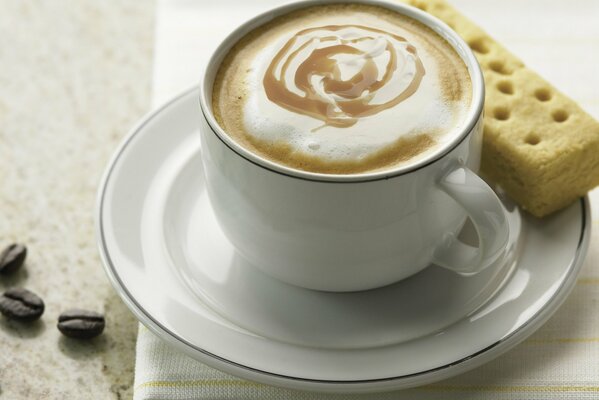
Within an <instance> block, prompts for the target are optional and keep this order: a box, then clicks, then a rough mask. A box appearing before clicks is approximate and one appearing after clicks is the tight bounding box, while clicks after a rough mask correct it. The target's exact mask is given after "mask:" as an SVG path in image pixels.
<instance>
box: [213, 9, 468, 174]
mask: <svg viewBox="0 0 599 400" xmlns="http://www.w3.org/2000/svg"><path fill="white" fill-rule="evenodd" d="M471 98H472V85H471V81H470V75H469V73H468V70H467V67H466V65H465V64H464V62H463V61H462V59H461V58H460V56H459V55H458V54H457V53H456V52H455V50H453V48H452V47H451V46H450V45H449V44H448V43H447V42H446V41H445V40H444V39H443V38H441V37H440V36H439V35H437V34H436V33H435V32H433V31H432V30H431V29H430V28H428V27H426V26H425V25H424V24H422V23H420V22H418V21H415V20H414V19H411V18H409V17H407V16H404V15H402V14H399V13H397V12H395V11H392V10H388V9H386V8H383V7H379V6H371V5H364V4H330V5H321V6H313V7H309V8H304V9H301V10H297V11H293V12H290V13H288V14H285V15H283V16H281V17H278V18H275V19H274V20H272V21H270V22H268V23H267V24H265V25H262V26H260V27H258V28H257V29H255V30H253V31H251V32H250V33H248V34H246V35H245V36H244V37H243V38H242V39H241V40H239V41H238V42H237V43H236V44H235V45H234V46H233V47H232V48H231V50H230V51H229V53H228V54H227V55H226V56H225V58H224V60H223V61H222V63H221V66H220V67H219V70H218V73H217V75H216V79H215V81H214V86H213V92H212V109H213V113H214V116H215V118H216V120H217V121H218V123H219V124H220V125H221V127H222V128H223V130H224V131H225V132H226V133H227V134H228V135H229V136H230V137H231V138H233V139H234V140H235V141H236V142H238V143H239V144H241V145H242V146H243V147H246V148H247V149H248V150H249V151H251V152H253V153H255V154H257V155H259V156H261V157H263V158H266V159H268V160H271V161H274V162H276V163H278V164H282V165H285V166H288V167H292V168H296V169H301V170H306V171H310V172H317V173H327V174H354V173H363V172H370V171H378V170H385V169H390V168H393V167H396V166H398V165H401V164H405V163H410V162H414V161H416V160H418V159H421V158H425V157H426V156H427V154H430V152H431V151H433V150H434V149H435V148H436V147H437V146H439V145H441V144H442V143H444V142H446V141H447V140H449V139H450V138H451V137H453V136H454V135H455V134H457V133H458V132H459V131H461V129H462V128H463V125H464V124H465V122H466V121H465V120H466V114H467V112H468V109H469V107H470V102H471Z"/></svg>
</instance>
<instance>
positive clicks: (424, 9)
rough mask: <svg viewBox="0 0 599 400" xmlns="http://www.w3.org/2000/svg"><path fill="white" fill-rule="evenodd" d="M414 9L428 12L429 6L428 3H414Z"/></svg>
mask: <svg viewBox="0 0 599 400" xmlns="http://www.w3.org/2000/svg"><path fill="white" fill-rule="evenodd" d="M414 7H416V8H419V9H421V10H422V11H426V10H427V8H428V7H427V5H426V3H420V2H418V3H414Z"/></svg>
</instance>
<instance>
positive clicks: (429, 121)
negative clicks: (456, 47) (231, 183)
mask: <svg viewBox="0 0 599 400" xmlns="http://www.w3.org/2000/svg"><path fill="white" fill-rule="evenodd" d="M335 22H336V23H339V20H338V19H335ZM342 22H345V21H342ZM369 22H370V24H369V26H372V25H373V22H377V21H376V19H374V18H372V19H371V20H370V21H369ZM378 25H379V26H377V24H376V23H375V24H374V28H379V29H385V28H388V26H387V25H385V24H383V23H380V22H379V24H378ZM380 25H383V26H380ZM394 31H395V32H397V31H398V28H397V27H395V30H394ZM295 33H296V32H294V31H291V32H289V33H288V34H287V35H285V36H282V37H281V38H280V40H277V41H276V42H274V43H272V44H271V45H269V46H266V47H265V48H264V49H263V50H262V51H260V52H258V53H257V54H256V55H255V57H254V59H253V60H252V62H251V64H250V65H251V68H250V69H249V72H248V75H247V77H246V84H247V92H246V93H248V99H247V102H246V104H245V106H244V108H243V121H244V124H245V128H246V130H247V133H248V134H250V135H252V136H253V137H254V138H256V139H258V140H260V141H266V142H278V143H285V144H288V145H289V146H291V147H292V148H293V149H294V150H296V151H300V152H302V153H305V154H308V155H312V156H317V157H320V158H323V159H330V160H361V159H363V158H364V157H366V156H368V155H371V154H373V153H375V152H376V151H378V150H380V149H382V148H384V147H386V146H387V145H390V144H391V143H393V142H395V141H397V140H398V139H400V138H406V137H410V136H414V135H421V134H427V135H430V136H432V137H433V139H434V141H435V142H436V143H437V144H440V143H443V142H444V141H446V140H447V139H449V137H450V136H451V135H449V134H448V132H447V131H448V127H449V128H450V129H451V127H453V128H454V129H459V128H460V125H461V122H462V120H463V118H462V116H463V115H464V113H465V112H466V108H467V106H468V104H463V103H461V102H451V101H449V100H447V99H445V97H446V96H444V94H443V87H442V84H443V82H442V81H441V75H440V74H439V68H442V66H441V65H439V61H438V59H437V58H435V57H434V56H433V55H431V54H429V53H428V51H427V48H426V46H422V45H420V43H419V40H418V38H414V37H411V35H410V34H409V33H408V32H401V30H399V33H400V34H401V35H402V36H405V37H406V38H407V39H408V40H409V41H410V44H411V45H413V46H414V47H415V48H416V49H417V55H418V57H419V58H420V60H421V62H422V65H423V66H424V69H425V74H424V76H423V77H422V79H421V81H420V84H419V86H418V89H417V90H416V91H415V93H413V94H412V95H411V96H409V97H408V98H407V99H405V100H403V101H401V102H400V103H399V104H396V105H394V106H393V107H391V108H388V109H386V110H383V111H381V112H378V113H376V114H374V115H369V116H365V117H361V118H358V119H357V122H355V124H353V125H351V126H347V127H336V126H329V125H326V124H324V123H323V121H321V120H319V119H316V118H313V117H311V116H307V115H304V114H302V113H298V112H293V111H290V110H288V109H286V108H283V107H281V106H280V105H277V104H275V103H274V102H273V101H271V100H270V99H269V98H268V97H267V94H266V92H265V88H264V85H263V79H264V76H265V73H266V71H267V69H268V67H269V65H270V64H271V62H272V60H273V58H274V57H275V55H276V54H277V52H279V51H280V49H281V48H282V47H283V46H284V44H285V43H287V42H288V41H289V40H290V39H291V38H292V37H293V35H294V34H295ZM342 33H343V34H345V37H351V36H352V34H353V35H358V34H359V32H352V31H349V30H348V31H347V32H342ZM385 43H386V42H385V41H384V40H383V39H381V38H373V40H368V41H364V42H362V43H359V45H360V46H361V47H360V50H362V51H365V52H366V53H367V54H368V57H370V58H371V59H372V60H373V61H374V62H375V63H376V65H377V67H378V71H379V76H378V77H377V78H378V79H379V80H380V79H382V74H383V72H384V66H385V65H386V63H388V62H389V58H390V56H389V52H388V51H385ZM300 44H301V43H300ZM296 47H299V45H298V46H296ZM317 47H318V43H315V44H310V46H307V47H305V48H304V49H302V51H304V52H310V51H311V50H312V49H314V48H317ZM404 47H405V46H404ZM397 54H398V55H399V57H403V59H400V60H399V62H400V63H401V64H400V67H401V68H398V70H399V72H398V73H395V74H394V76H393V77H392V79H391V80H390V82H389V84H388V85H387V86H386V87H383V88H381V90H379V91H377V92H376V93H374V96H372V94H369V93H365V95H367V96H368V95H370V96H371V97H372V99H371V100H370V101H371V103H375V104H376V103H381V102H385V101H389V99H390V98H391V97H393V96H394V93H398V91H401V90H403V89H404V88H405V87H407V86H408V84H409V83H410V81H411V79H412V78H413V76H414V74H415V66H414V60H411V59H410V57H413V55H412V54H411V53H409V52H406V51H398V52H397ZM299 55H300V57H297V59H295V60H291V63H290V65H289V68H288V70H287V74H286V75H283V74H281V69H280V66H279V68H278V69H277V70H276V73H277V74H278V75H279V77H280V79H282V80H284V81H286V82H288V83H289V90H290V91H293V92H294V93H295V94H298V95H300V96H303V95H305V93H304V92H302V91H301V90H300V89H298V88H297V86H295V85H294V77H293V75H292V74H293V73H294V72H295V71H296V69H297V65H294V62H295V63H296V64H298V63H299V61H301V60H302V59H303V58H302V57H301V52H300V54H299ZM399 57H398V59H399ZM298 60H299V61H298ZM336 61H337V66H338V68H339V71H340V74H341V77H342V79H343V80H348V79H350V78H351V77H352V76H354V75H355V74H356V72H357V71H358V70H359V68H361V65H360V64H363V63H364V62H365V61H364V57H356V56H352V55H345V54H343V55H341V56H337V57H336ZM281 64H282V63H281ZM312 79H313V81H314V82H312V83H313V86H314V87H315V88H317V89H316V90H317V92H318V88H320V87H322V83H321V82H319V80H320V81H322V76H312ZM319 94H320V92H319ZM322 97H323V98H325V99H326V100H327V101H329V100H330V102H331V106H332V107H336V106H335V103H334V102H335V101H336V100H339V99H338V98H335V97H334V96H331V95H330V94H326V93H322ZM341 100H343V99H341ZM422 156H424V154H423V155H422Z"/></svg>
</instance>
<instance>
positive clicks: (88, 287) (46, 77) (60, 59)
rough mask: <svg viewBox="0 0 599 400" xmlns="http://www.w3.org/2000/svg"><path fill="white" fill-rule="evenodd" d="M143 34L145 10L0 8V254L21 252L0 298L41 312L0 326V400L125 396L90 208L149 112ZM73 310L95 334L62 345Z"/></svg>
mask: <svg viewBox="0 0 599 400" xmlns="http://www.w3.org/2000/svg"><path fill="white" fill-rule="evenodd" d="M153 24H154V2H153V1H143V2H140V1H136V0H127V1H117V0H111V1H107V0H103V1H92V0H88V1H77V2H72V1H67V0H55V1H45V2H41V1H13V0H0V247H4V246H5V245H8V244H9V243H10V242H12V241H21V242H24V243H26V244H27V245H28V247H29V255H28V259H27V262H26V264H25V267H24V268H23V269H22V270H21V271H19V272H18V273H16V274H15V275H14V276H11V277H0V290H1V291H4V290H5V289H6V288H8V287H11V286H23V287H27V288H29V289H31V290H33V291H35V292H36V293H38V294H39V295H40V296H41V297H43V299H44V300H45V302H46V312H45V314H44V315H43V317H42V319H41V320H40V321H38V322H36V323H32V324H18V323H12V322H9V321H7V320H6V319H5V318H3V317H1V316H0V398H1V399H10V400H18V399H28V400H30V399H91V398H93V399H128V398H131V397H132V388H131V385H132V382H133V368H134V355H135V354H134V345H135V337H136V331H137V323H136V321H135V319H134V318H133V316H132V315H131V314H130V313H129V311H128V310H127V309H126V307H125V306H124V305H123V303H122V302H121V301H120V300H119V299H118V297H117V295H116V293H115V292H114V291H113V290H112V287H111V286H110V284H109V282H108V280H107V278H106V276H105V275H104V271H103V270H102V266H101V264H100V260H99V257H98V252H97V250H96V244H95V233H94V203H95V196H96V189H97V185H98V182H99V179H100V176H101V174H102V172H103V169H104V167H105V165H106V163H107V161H108V159H109V157H110V155H111V154H112V152H113V151H114V149H115V147H116V145H117V144H118V142H119V141H120V139H121V138H122V137H123V136H124V135H125V134H126V132H127V131H128V129H129V128H130V127H131V126H132V125H133V124H134V123H135V121H136V120H137V119H139V117H140V116H141V115H142V114H144V113H145V112H147V111H148V109H149V106H150V88H151V86H150V85H151V70H152V60H151V57H152V45H153ZM73 306H79V307H83V308H89V309H92V310H97V311H101V312H104V313H105V314H106V317H107V327H106V330H105V332H104V334H103V335H102V336H100V337H98V338H96V339H94V340H92V341H89V342H78V341H76V340H73V339H68V338H65V337H62V336H61V334H60V333H59V332H58V330H57V329H56V322H57V317H58V315H59V314H60V312H61V311H63V310H66V309H68V308H70V307H73Z"/></svg>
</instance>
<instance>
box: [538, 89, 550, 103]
mask: <svg viewBox="0 0 599 400" xmlns="http://www.w3.org/2000/svg"><path fill="white" fill-rule="evenodd" d="M535 97H536V98H537V100H539V101H549V100H551V92H550V91H549V89H546V88H540V89H537V90H535Z"/></svg>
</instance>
